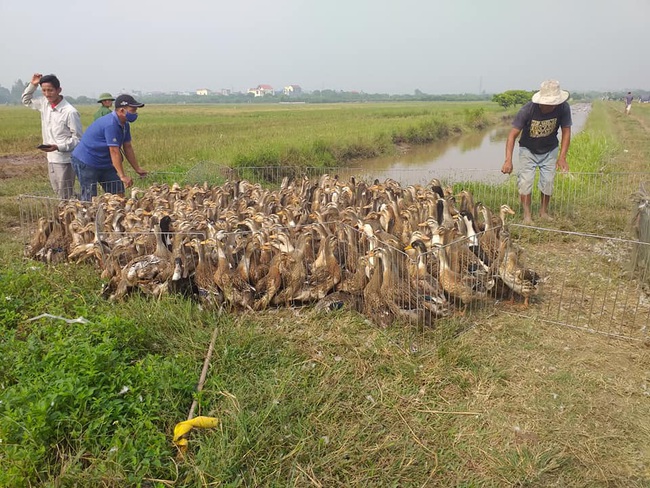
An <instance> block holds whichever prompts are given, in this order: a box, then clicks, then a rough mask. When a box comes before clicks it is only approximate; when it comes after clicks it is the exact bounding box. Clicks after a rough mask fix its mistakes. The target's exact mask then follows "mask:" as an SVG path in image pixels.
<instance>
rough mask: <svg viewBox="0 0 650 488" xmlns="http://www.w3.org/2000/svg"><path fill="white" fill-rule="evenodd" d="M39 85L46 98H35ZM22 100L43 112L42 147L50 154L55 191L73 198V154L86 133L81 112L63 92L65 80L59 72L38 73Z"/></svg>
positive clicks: (50, 169) (48, 155) (52, 182)
mask: <svg viewBox="0 0 650 488" xmlns="http://www.w3.org/2000/svg"><path fill="white" fill-rule="evenodd" d="M39 86H40V87H41V92H42V93H43V98H36V99H35V98H34V92H35V91H36V89H37V88H38V87H39ZM22 103H23V105H25V106H26V107H29V108H32V109H34V110H38V111H39V112H40V113H41V132H42V136H43V144H41V145H40V146H38V148H39V149H40V150H42V151H44V152H46V153H47V166H48V174H49V177H50V184H51V185H52V190H54V193H56V195H57V196H58V197H59V198H62V199H68V198H70V197H72V192H73V188H74V180H75V172H74V170H73V168H72V164H71V155H72V150H73V149H74V148H75V147H77V145H78V144H79V141H80V140H81V136H82V132H83V130H82V128H81V117H80V116H79V112H77V109H75V108H74V107H73V106H72V105H71V104H70V103H68V101H67V100H66V99H65V98H63V96H62V95H61V83H60V81H59V79H58V78H57V77H56V76H55V75H45V76H43V75H42V74H41V73H34V75H33V76H32V80H31V82H30V83H29V85H27V87H26V88H25V91H24V92H23V95H22Z"/></svg>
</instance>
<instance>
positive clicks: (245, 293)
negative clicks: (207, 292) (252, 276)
mask: <svg viewBox="0 0 650 488" xmlns="http://www.w3.org/2000/svg"><path fill="white" fill-rule="evenodd" d="M213 243H214V246H215V250H216V252H217V267H216V269H215V271H214V273H213V275H212V277H213V280H214V283H215V284H216V285H217V287H218V288H219V289H220V290H221V293H223V297H224V300H225V302H226V303H227V304H228V305H229V306H230V307H239V308H244V309H247V310H252V304H253V293H254V291H255V290H254V289H253V287H252V286H251V285H250V283H248V282H247V281H246V280H244V279H243V278H242V277H241V276H240V275H237V274H236V273H234V272H233V269H232V264H231V263H230V260H229V259H228V255H229V254H230V255H232V252H230V253H228V252H227V251H226V249H227V248H226V245H227V244H226V243H224V242H223V240H222V239H216V240H214V241H213ZM228 249H229V250H232V248H230V247H228Z"/></svg>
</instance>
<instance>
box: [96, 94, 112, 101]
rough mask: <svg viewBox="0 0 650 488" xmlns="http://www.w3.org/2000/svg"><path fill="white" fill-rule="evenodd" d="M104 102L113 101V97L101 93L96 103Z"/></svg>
mask: <svg viewBox="0 0 650 488" xmlns="http://www.w3.org/2000/svg"><path fill="white" fill-rule="evenodd" d="M104 100H110V101H114V100H115V97H114V96H113V95H111V94H110V93H108V92H107V93H102V94H101V95H99V98H98V99H97V103H102V102H103V101H104Z"/></svg>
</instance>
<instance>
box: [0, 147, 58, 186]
mask: <svg viewBox="0 0 650 488" xmlns="http://www.w3.org/2000/svg"><path fill="white" fill-rule="evenodd" d="M29 175H43V176H46V175H47V159H46V157H45V155H44V154H38V153H37V154H8V155H4V156H0V180H7V179H10V178H16V177H25V176H29Z"/></svg>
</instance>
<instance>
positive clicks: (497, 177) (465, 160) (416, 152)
mask: <svg viewBox="0 0 650 488" xmlns="http://www.w3.org/2000/svg"><path fill="white" fill-rule="evenodd" d="M590 109H591V105H589V104H576V105H574V106H572V107H571V112H572V118H573V127H572V134H577V133H578V132H580V131H581V130H582V128H583V127H584V124H585V122H586V121H587V117H588V115H589V110H590ZM509 132H510V126H509V125H507V126H500V127H497V128H494V129H491V130H489V131H483V132H473V133H471V134H466V135H462V136H459V137H453V138H450V139H447V140H444V141H439V142H436V143H433V144H428V145H426V146H415V147H413V148H411V149H409V150H408V151H407V152H405V153H404V154H401V155H398V156H388V157H381V158H373V159H368V160H365V161H364V162H363V173H365V174H366V175H368V176H371V177H373V178H374V177H377V178H380V179H384V178H393V179H395V180H397V181H399V182H400V183H402V184H403V185H408V184H413V183H426V182H428V181H429V180H430V179H431V178H433V177H436V178H440V179H445V180H449V179H454V180H458V179H461V178H462V179H463V180H470V181H483V182H486V183H488V182H489V183H501V182H504V181H506V180H507V178H508V176H506V175H503V174H501V165H502V164H503V160H504V157H505V141H506V139H507V137H508V133H509ZM516 151H517V147H515V153H516ZM515 157H516V154H515Z"/></svg>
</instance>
